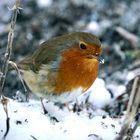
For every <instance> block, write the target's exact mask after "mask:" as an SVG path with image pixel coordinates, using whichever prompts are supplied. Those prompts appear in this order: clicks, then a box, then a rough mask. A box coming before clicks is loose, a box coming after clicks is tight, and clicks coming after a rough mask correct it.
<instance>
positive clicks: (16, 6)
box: [0, 0, 20, 98]
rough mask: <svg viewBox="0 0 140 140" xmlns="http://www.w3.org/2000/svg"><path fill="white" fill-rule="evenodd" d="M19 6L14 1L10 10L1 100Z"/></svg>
mask: <svg viewBox="0 0 140 140" xmlns="http://www.w3.org/2000/svg"><path fill="white" fill-rule="evenodd" d="M19 5H20V0H16V2H15V5H14V6H13V8H12V10H13V16H12V19H11V25H10V31H9V34H8V43H7V48H6V52H5V60H4V64H3V67H2V71H1V72H2V76H1V77H0V96H2V98H3V89H4V84H5V80H6V75H7V72H8V66H9V61H10V58H11V53H12V44H13V39H14V30H15V25H16V19H17V14H18V12H19V9H20V8H19Z"/></svg>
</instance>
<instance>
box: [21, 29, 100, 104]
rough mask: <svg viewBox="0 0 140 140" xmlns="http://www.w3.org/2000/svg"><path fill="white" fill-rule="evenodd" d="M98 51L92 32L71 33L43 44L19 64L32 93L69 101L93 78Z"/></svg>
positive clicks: (97, 41) (97, 66) (58, 100)
mask: <svg viewBox="0 0 140 140" xmlns="http://www.w3.org/2000/svg"><path fill="white" fill-rule="evenodd" d="M100 54H101V43H100V41H99V39H98V38H97V37H96V36H95V35H92V34H90V33H85V32H74V33H71V34H67V35H62V36H59V37H55V38H52V39H50V40H48V41H46V42H44V43H42V44H41V45H40V47H39V48H38V49H37V50H35V51H34V52H33V53H32V54H31V55H29V56H27V57H26V58H25V59H23V60H22V61H21V62H20V63H19V64H18V67H19V69H20V70H21V71H22V73H23V78H24V80H25V82H26V84H27V85H28V87H29V89H30V90H31V91H32V92H33V93H35V94H37V95H38V96H39V97H41V98H44V97H45V98H47V99H48V100H51V101H54V102H61V103H68V102H70V101H73V100H75V99H76V97H77V96H79V95H80V94H82V93H84V92H85V91H86V90H87V89H88V88H89V87H90V86H91V85H92V84H93V82H94V81H95V79H96V77H97V75H98V69H99V61H100ZM76 91H78V92H76Z"/></svg>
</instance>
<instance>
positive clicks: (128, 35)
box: [116, 26, 139, 48]
mask: <svg viewBox="0 0 140 140" xmlns="http://www.w3.org/2000/svg"><path fill="white" fill-rule="evenodd" d="M116 31H117V32H118V33H119V34H120V35H121V36H122V37H124V38H125V39H127V40H128V41H129V42H130V43H131V45H132V46H133V47H134V48H136V47H138V45H139V38H138V37H137V36H136V35H134V34H133V33H130V32H129V31H127V30H126V29H124V28H122V27H120V26H119V27H116Z"/></svg>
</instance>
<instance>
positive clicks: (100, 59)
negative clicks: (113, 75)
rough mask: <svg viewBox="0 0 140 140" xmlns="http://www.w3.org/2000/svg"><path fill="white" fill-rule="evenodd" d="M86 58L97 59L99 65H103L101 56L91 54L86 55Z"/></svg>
mask: <svg viewBox="0 0 140 140" xmlns="http://www.w3.org/2000/svg"><path fill="white" fill-rule="evenodd" d="M88 58H90V59H97V60H98V61H99V62H100V64H104V59H103V58H102V57H101V56H98V55H95V54H91V55H88Z"/></svg>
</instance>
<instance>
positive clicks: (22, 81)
mask: <svg viewBox="0 0 140 140" xmlns="http://www.w3.org/2000/svg"><path fill="white" fill-rule="evenodd" d="M9 64H10V65H11V66H12V67H13V68H14V69H15V70H16V72H17V75H18V77H19V79H20V81H21V84H22V86H23V88H24V91H25V94H26V101H28V95H29V94H28V90H27V88H26V85H25V83H24V80H23V78H22V76H21V74H20V71H19V69H18V67H17V64H16V63H14V62H13V61H9Z"/></svg>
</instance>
